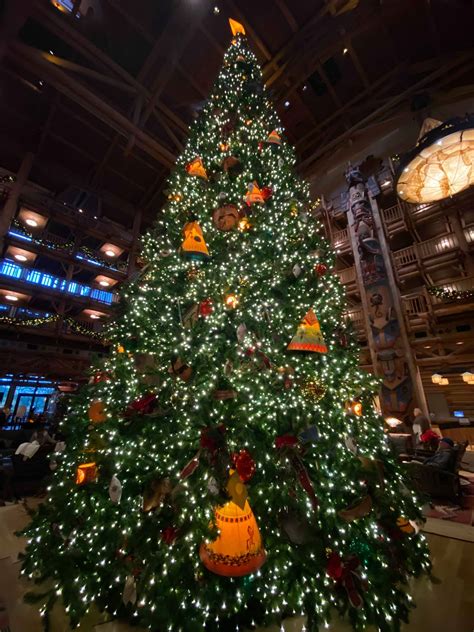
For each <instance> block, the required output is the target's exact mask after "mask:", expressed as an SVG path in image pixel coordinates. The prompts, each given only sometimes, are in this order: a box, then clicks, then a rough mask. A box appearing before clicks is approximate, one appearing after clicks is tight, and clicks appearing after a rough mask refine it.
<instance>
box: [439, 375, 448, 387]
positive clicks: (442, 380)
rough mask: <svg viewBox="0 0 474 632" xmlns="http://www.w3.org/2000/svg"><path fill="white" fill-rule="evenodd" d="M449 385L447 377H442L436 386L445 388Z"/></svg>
mask: <svg viewBox="0 0 474 632" xmlns="http://www.w3.org/2000/svg"><path fill="white" fill-rule="evenodd" d="M448 384H449V380H448V378H447V377H442V378H441V380H440V381H439V382H438V386H447V385H448Z"/></svg>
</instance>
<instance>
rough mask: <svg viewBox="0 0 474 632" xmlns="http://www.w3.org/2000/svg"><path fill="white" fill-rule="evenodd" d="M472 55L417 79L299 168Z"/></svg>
mask: <svg viewBox="0 0 474 632" xmlns="http://www.w3.org/2000/svg"><path fill="white" fill-rule="evenodd" d="M471 56H472V52H470V53H463V54H461V55H458V56H456V58H455V59H454V60H451V61H450V62H446V63H445V64H444V65H443V66H442V67H441V68H438V69H437V70H435V71H434V72H432V73H431V74H429V75H428V76H425V77H424V78H423V79H421V80H419V81H417V82H416V83H414V84H413V85H412V86H410V87H409V88H407V89H406V90H404V91H403V92H402V93H400V94H397V95H395V96H394V97H393V98H392V99H391V100H390V101H389V102H388V103H386V104H385V105H383V106H382V107H380V108H377V109H376V110H374V111H373V112H371V113H370V114H369V115H367V116H366V117H365V118H363V119H361V120H359V121H358V122H357V123H355V124H354V125H353V126H352V127H351V128H350V129H349V130H346V131H345V132H344V133H342V134H340V135H339V136H337V137H335V138H333V139H332V140H331V141H330V142H329V143H328V144H327V145H325V146H323V147H319V148H318V149H316V150H315V151H314V152H313V153H312V154H311V156H308V157H307V158H305V159H304V160H303V162H302V163H300V169H301V170H302V171H305V172H307V171H308V169H309V168H311V166H312V165H313V163H314V162H315V161H316V160H317V159H318V158H320V157H322V156H323V155H324V154H325V153H327V152H328V151H329V150H330V149H332V148H334V147H335V146H337V145H339V144H340V143H341V142H343V141H344V140H345V139H347V138H349V137H350V136H351V135H352V134H353V133H354V132H356V131H358V130H360V129H361V128H362V127H364V126H365V125H367V124H368V123H371V122H373V121H374V119H377V118H379V117H380V116H381V115H383V114H386V113H387V112H388V111H389V110H390V109H391V108H393V107H395V106H397V105H398V104H399V103H400V102H401V101H403V100H404V99H406V98H408V97H409V96H411V95H412V94H413V93H414V92H416V91H417V90H419V89H420V88H424V87H426V86H427V85H428V84H430V83H431V82H432V81H435V80H436V79H438V78H440V77H441V76H443V75H445V74H446V73H448V72H450V71H454V70H455V69H456V67H457V66H459V65H460V64H464V63H465V62H466V61H468V60H469V59H470V57H471Z"/></svg>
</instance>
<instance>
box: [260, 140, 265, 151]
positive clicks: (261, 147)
mask: <svg viewBox="0 0 474 632" xmlns="http://www.w3.org/2000/svg"><path fill="white" fill-rule="evenodd" d="M264 147H265V145H264V143H262V141H260V142H259V143H258V151H262V149H263V148H264Z"/></svg>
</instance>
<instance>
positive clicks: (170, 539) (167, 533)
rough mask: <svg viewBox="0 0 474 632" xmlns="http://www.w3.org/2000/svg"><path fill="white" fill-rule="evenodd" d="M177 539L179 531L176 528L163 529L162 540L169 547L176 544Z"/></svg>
mask: <svg viewBox="0 0 474 632" xmlns="http://www.w3.org/2000/svg"><path fill="white" fill-rule="evenodd" d="M177 537H178V530H177V529H176V528H175V527H166V529H163V531H162V532H161V539H162V541H163V542H164V543H165V544H167V545H168V546H171V545H172V544H174V543H175V541H176V538H177Z"/></svg>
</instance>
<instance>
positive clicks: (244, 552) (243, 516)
mask: <svg viewBox="0 0 474 632" xmlns="http://www.w3.org/2000/svg"><path fill="white" fill-rule="evenodd" d="M242 486H243V487H244V485H243V483H242ZM215 521H216V524H217V528H218V529H219V536H218V537H217V539H216V540H214V542H210V543H206V542H203V543H202V544H201V548H200V549H199V557H200V558H201V562H202V563H203V564H204V566H205V567H206V568H207V569H208V570H209V571H211V572H212V573H215V574H216V575H222V576H224V577H243V576H244V575H250V574H251V573H255V572H256V571H258V569H259V568H260V567H261V566H262V565H263V564H264V562H265V560H266V557H267V554H266V553H265V549H264V548H263V544H262V539H261V537H260V531H259V530H258V525H257V521H256V520H255V516H254V514H253V511H252V510H251V509H250V505H249V503H248V500H245V503H244V505H243V508H241V507H239V505H237V504H236V503H235V502H233V501H232V500H230V501H229V502H228V503H226V504H225V505H224V506H223V507H218V508H217V509H216V510H215Z"/></svg>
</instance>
